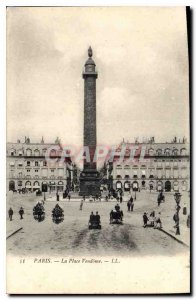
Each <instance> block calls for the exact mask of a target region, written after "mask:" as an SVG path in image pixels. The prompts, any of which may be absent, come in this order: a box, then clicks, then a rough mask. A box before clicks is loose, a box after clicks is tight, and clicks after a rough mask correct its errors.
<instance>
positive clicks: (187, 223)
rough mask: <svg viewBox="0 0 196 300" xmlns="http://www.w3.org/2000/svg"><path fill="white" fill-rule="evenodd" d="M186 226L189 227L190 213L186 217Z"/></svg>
mask: <svg viewBox="0 0 196 300" xmlns="http://www.w3.org/2000/svg"><path fill="white" fill-rule="evenodd" d="M186 226H187V227H188V228H190V215H188V217H187V221H186Z"/></svg>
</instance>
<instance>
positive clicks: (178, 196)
mask: <svg viewBox="0 0 196 300" xmlns="http://www.w3.org/2000/svg"><path fill="white" fill-rule="evenodd" d="M181 196H182V195H181V194H180V193H179V192H176V193H175V194H174V199H175V201H176V213H175V223H176V235H180V218H179V211H180V208H181V207H180V200H181Z"/></svg>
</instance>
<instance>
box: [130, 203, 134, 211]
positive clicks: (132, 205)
mask: <svg viewBox="0 0 196 300" xmlns="http://www.w3.org/2000/svg"><path fill="white" fill-rule="evenodd" d="M133 207H134V203H133V201H132V202H131V211H133Z"/></svg>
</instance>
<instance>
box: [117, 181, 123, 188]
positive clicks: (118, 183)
mask: <svg viewBox="0 0 196 300" xmlns="http://www.w3.org/2000/svg"><path fill="white" fill-rule="evenodd" d="M116 189H117V190H118V189H122V182H121V181H117V182H116Z"/></svg>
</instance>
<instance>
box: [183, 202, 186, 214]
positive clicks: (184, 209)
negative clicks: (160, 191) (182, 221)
mask: <svg viewBox="0 0 196 300" xmlns="http://www.w3.org/2000/svg"><path fill="white" fill-rule="evenodd" d="M186 214H187V207H186V204H185V203H184V206H183V215H186Z"/></svg>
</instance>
